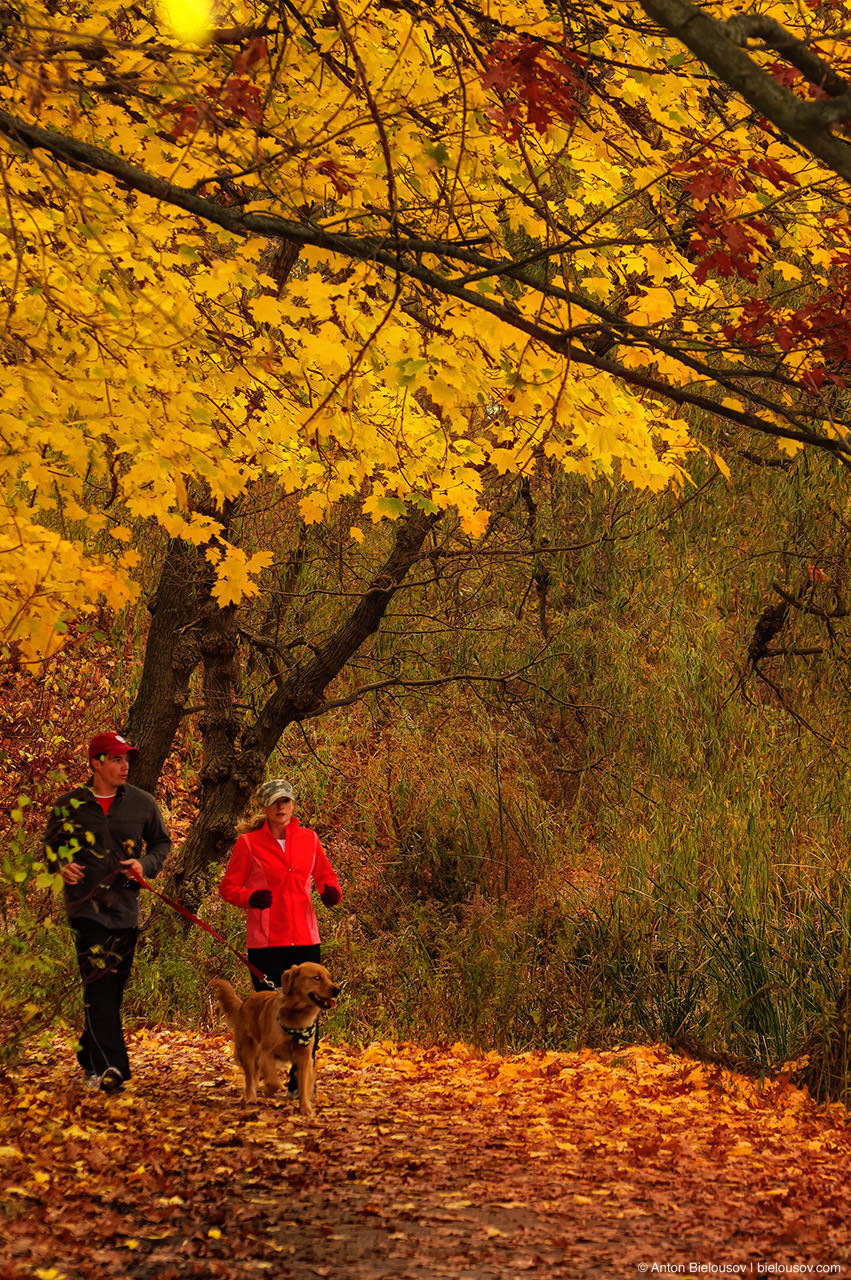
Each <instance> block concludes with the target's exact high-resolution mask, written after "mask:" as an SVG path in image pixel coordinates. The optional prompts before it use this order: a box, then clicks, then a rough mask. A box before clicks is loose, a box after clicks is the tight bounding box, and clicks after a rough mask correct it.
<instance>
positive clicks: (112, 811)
mask: <svg viewBox="0 0 851 1280" xmlns="http://www.w3.org/2000/svg"><path fill="white" fill-rule="evenodd" d="M44 849H45V854H46V855H47V859H48V862H49V863H53V865H54V866H61V865H63V864H64V863H66V862H77V863H79V864H80V865H81V866H82V867H83V869H84V875H83V879H82V880H81V881H80V883H79V884H66V885H65V909H66V911H67V912H68V916H69V918H70V919H72V920H73V919H83V920H97V921H98V922H99V923H100V924H103V925H106V926H107V928H110V929H133V928H136V927H137V926H138V924H139V893H140V891H141V890H140V886H139V885H138V884H137V883H136V881H135V880H132V879H130V878H128V877H127V876H125V875H124V873H123V872H122V871H121V868H120V867H119V863H120V862H121V861H122V860H124V859H126V858H138V859H139V861H140V862H141V864H142V874H143V876H144V877H145V879H146V880H150V879H153V877H154V876H155V875H156V874H157V872H158V871H159V870H160V868H161V867H162V865H163V863H164V862H165V860H166V857H167V856H168V853H169V850H170V849H171V838H170V836H169V834H168V831H167V830H166V825H165V823H164V821H163V817H162V814H161V813H160V811H159V808H158V807H157V802H156V800H155V799H154V797H153V796H152V795H149V794H148V792H147V791H141V790H140V789H139V787H131V786H130V785H129V783H125V785H124V786H123V787H119V788H118V791H117V792H116V795H115V799H114V800H113V802H112V804H111V805H110V807H109V813H108V814H105V813H104V811H103V809H102V808H101V807H100V805H99V804H98V802H97V800H96V799H95V795H94V792H93V791H92V789H91V787H88V786H86V787H75V789H74V790H73V791H67V792H66V793H65V794H64V795H61V796H60V797H59V799H58V800H57V801H56V802H55V804H54V805H53V808H52V810H51V813H50V817H49V818H48V822H47V828H46V830H45V833H44Z"/></svg>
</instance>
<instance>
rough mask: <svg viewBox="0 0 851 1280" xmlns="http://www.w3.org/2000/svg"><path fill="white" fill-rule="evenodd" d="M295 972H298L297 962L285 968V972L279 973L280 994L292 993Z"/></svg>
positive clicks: (287, 994)
mask: <svg viewBox="0 0 851 1280" xmlns="http://www.w3.org/2000/svg"><path fill="white" fill-rule="evenodd" d="M297 974H298V965H297V964H294V965H292V967H291V968H289V969H287V971H286V973H282V974H281V995H282V996H289V995H292V990H293V983H294V982H295V980H296V976H297Z"/></svg>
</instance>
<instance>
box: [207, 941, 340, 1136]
mask: <svg viewBox="0 0 851 1280" xmlns="http://www.w3.org/2000/svg"><path fill="white" fill-rule="evenodd" d="M210 990H211V991H212V993H213V995H214V996H215V999H216V1001H217V1002H218V1004H219V1007H220V1008H221V1010H222V1013H223V1014H224V1015H225V1020H226V1022H227V1024H228V1026H229V1027H230V1029H231V1031H232V1032H233V1046H234V1057H235V1058H236V1060H237V1062H238V1063H239V1065H240V1067H241V1068H242V1071H243V1074H244V1075H245V1100H246V1102H256V1101H257V1078H258V1075H259V1076H260V1077H261V1078H262V1080H263V1085H264V1091H265V1092H266V1093H269V1094H271V1093H274V1092H275V1090H276V1089H277V1088H278V1087H279V1080H278V1067H277V1064H278V1063H279V1062H291V1063H293V1064H294V1065H295V1068H296V1071H297V1073H298V1094H299V1110H300V1111H301V1113H302V1115H304V1116H312V1115H313V1092H314V1089H315V1087H316V1069H315V1065H314V1061H313V1036H314V1027H315V1025H316V1019H317V1018H318V1016H319V1011H320V1009H333V1007H334V1005H335V1004H336V1001H337V996H338V995H339V994H340V988H339V987H336V986H335V985H334V982H333V980H332V978H331V975H330V973H329V972H328V970H327V969H326V968H325V966H324V965H321V964H313V963H312V962H309V961H307V962H305V963H304V964H294V965H293V966H292V968H291V969H288V970H287V971H286V973H285V974H284V975H283V977H282V978H281V990H280V991H255V992H254V993H253V994H252V995H250V996H248V997H247V998H246V999H245V1000H240V998H239V996H238V995H237V994H236V992H235V991H234V989H233V987H232V986H231V984H230V983H229V982H226V981H225V980H224V978H214V979H213V981H212V982H211V983H210Z"/></svg>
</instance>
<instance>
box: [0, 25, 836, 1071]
mask: <svg viewBox="0 0 851 1280" xmlns="http://www.w3.org/2000/svg"><path fill="white" fill-rule="evenodd" d="M191 8H192V12H193V14H196V13H197V6H192V7H191ZM598 8H599V7H598V6H593V7H592V6H585V5H574V6H570V5H565V6H563V7H562V8H561V9H559V11H558V12H555V11H549V10H547V9H546V8H541V11H540V13H530V11H529V9H528V8H527V7H524V9H523V11H522V12H520V11H518V10H515V9H514V8H513V6H508V5H503V6H499V7H498V8H493V9H491V10H489V11H488V13H487V15H485V14H483V12H482V11H481V10H478V9H476V8H475V7H474V6H468V5H461V6H456V5H451V4H450V5H446V6H443V7H438V8H437V9H430V10H429V12H428V13H425V12H424V11H423V12H420V11H419V10H418V9H417V7H416V6H415V5H398V6H397V5H381V4H376V5H366V6H361V7H360V8H357V7H347V6H344V5H342V4H338V3H336V0H334V2H333V3H331V4H330V5H329V6H327V7H322V6H320V7H318V8H317V9H316V10H315V11H314V10H310V9H308V8H306V7H305V8H300V9H297V8H296V7H295V6H289V5H284V6H282V7H281V8H280V9H276V8H275V7H274V6H272V7H262V6H258V7H257V8H256V9H255V8H253V7H252V6H250V5H248V6H242V7H234V8H233V10H232V11H229V12H228V14H227V15H224V17H226V18H227V20H228V23H229V24H230V25H226V23H225V21H224V18H223V17H222V15H219V16H216V15H211V16H210V17H209V18H208V20H207V21H206V23H204V22H202V23H201V25H200V26H197V27H194V28H190V27H187V26H186V22H187V18H186V14H185V13H184V12H183V10H181V9H180V7H179V6H173V7H172V10H171V12H170V14H167V15H165V16H163V15H162V14H161V15H159V17H156V18H154V17H152V15H151V14H149V13H147V12H146V11H143V10H142V9H141V8H137V7H128V6H123V5H117V4H109V5H107V6H106V8H104V6H98V8H97V12H95V11H94V10H92V11H91V12H90V11H89V10H88V9H87V8H86V7H85V6H82V5H76V4H70V3H69V4H65V5H58V6H57V5H55V4H51V5H48V6H46V7H45V9H44V10H40V9H38V8H37V7H33V8H26V9H24V8H17V7H16V8H15V9H14V10H11V9H10V10H9V11H8V13H7V14H6V16H4V18H3V29H2V31H3V34H2V48H3V59H4V66H5V73H4V74H5V76H6V86H7V90H8V94H7V98H6V103H7V106H8V107H9V110H8V111H6V110H4V111H2V112H0V133H2V135H3V137H4V139H5V141H4V150H3V155H2V172H3V182H4V191H5V205H4V209H3V214H2V222H3V232H4V236H5V241H4V250H3V270H4V279H3V306H4V308H5V310H4V330H3V344H4V346H3V391H2V402H0V408H2V413H0V428H2V432H3V440H4V449H5V459H4V470H3V483H4V491H3V492H4V497H3V501H4V509H5V512H6V519H5V522H4V527H3V533H2V538H3V543H2V551H3V557H2V562H0V585H2V615H0V616H1V617H2V625H3V628H4V639H5V648H4V659H3V669H2V673H0V680H2V693H3V704H4V717H3V728H2V738H1V739H0V760H2V764H3V769H4V777H5V784H4V791H5V794H6V797H7V800H8V802H9V804H8V814H7V818H6V821H5V830H4V840H3V850H2V877H3V917H2V928H3V934H4V939H3V941H4V951H6V953H7V954H9V955H11V956H12V958H13V963H12V964H11V965H8V966H6V967H5V970H4V974H3V978H2V983H3V988H2V992H0V998H1V999H2V1013H3V1019H4V1022H5V1024H6V1025H7V1027H8V1028H9V1030H10V1035H9V1037H8V1043H9V1044H10V1045H11V1046H12V1048H13V1049H14V1048H15V1047H16V1046H18V1045H19V1044H20V1043H21V1040H22V1038H24V1037H25V1036H26V1035H28V1034H31V1033H33V1032H35V1031H36V1030H38V1029H40V1028H42V1027H43V1026H44V1025H46V1024H47V1023H49V1022H50V1021H51V1020H53V1019H54V1018H56V1017H58V1016H60V1015H61V1016H63V1017H68V1016H69V1013H70V1014H71V1015H72V1017H73V1010H74V1001H75V1000H76V999H77V997H76V995H75V980H74V973H73V968H72V962H71V957H70V948H69V945H68V939H67V936H66V932H65V929H64V926H63V924H62V913H61V908H60V906H59V904H58V902H57V899H56V887H57V886H56V877H55V874H54V872H53V871H52V869H51V868H48V867H46V866H45V865H44V864H43V863H42V862H41V860H40V859H41V856H40V850H39V834H40V831H41V829H42V827H43V821H44V816H45V809H46V805H47V804H48V802H49V800H50V799H51V798H52V797H53V796H54V795H55V794H56V793H58V792H59V791H61V790H62V789H63V788H64V787H65V785H66V783H68V782H72V781H75V780H76V779H78V778H79V776H80V773H81V767H82V766H83V765H84V759H83V748H84V745H85V742H86V741H87V739H88V737H89V736H90V734H91V733H92V732H94V731H95V730H98V729H101V728H104V727H107V726H115V727H120V728H123V729H125V730H126V731H127V733H128V734H129V736H130V737H131V738H132V740H133V741H134V742H137V743H138V744H139V746H140V748H141V754H140V758H139V761H138V764H137V765H136V766H134V776H133V780H134V781H136V782H138V783H139V784H140V785H144V786H148V787H150V788H151V789H153V790H155V791H156V794H157V796H158V799H159V800H160V802H161V804H162V806H163V808H164V811H165V812H166V814H167V816H168V819H169V823H170V826H171V829H172V832H173V834H174V836H175V839H176V846H177V852H176V854H175V857H174V859H173V863H172V864H171V865H170V867H169V874H168V879H167V887H168V888H170V889H171V890H172V891H176V892H179V893H180V894H181V895H182V896H183V897H184V898H185V899H186V900H187V902H189V904H190V905H191V906H192V908H193V909H194V910H197V911H199V912H200V914H201V915H202V917H203V918H204V919H205V920H207V921H208V922H209V923H210V924H211V925H213V926H214V927H215V928H217V929H219V930H222V931H223V932H224V933H225V935H226V936H227V937H228V938H229V939H230V941H231V942H232V943H233V944H234V945H236V946H239V945H240V944H241V941H242V932H243V921H242V920H241V918H239V917H238V916H237V915H236V913H233V912H231V911H230V910H229V909H227V908H225V907H224V906H223V905H222V904H221V903H220V902H219V900H218V898H217V896H216V894H215V891H214V886H215V882H216V879H217V877H218V875H219V874H220V870H221V866H222V859H223V857H224V856H225V855H226V852H227V849H228V848H229V845H230V842H231V840H232V838H233V830H234V823H235V821H236V820H237V818H238V817H239V816H240V814H241V813H242V812H243V810H244V809H245V806H246V803H247V801H248V798H249V796H250V793H251V790H252V788H253V786H254V785H255V784H256V783H257V781H259V779H260V778H261V777H262V776H263V775H264V773H271V774H274V775H284V776H286V777H289V778H291V779H292V780H293V782H294V783H295V787H296V792H297V795H298V803H299V813H300V816H301V818H302V820H303V821H305V822H307V823H309V824H310V825H311V826H313V827H315V828H316V830H317V831H318V833H319V835H320V837H321V839H322V841H323V844H324V845H325V847H326V849H327V851H328V853H329V856H330V858H331V861H332V863H333V865H334V866H335V868H336V869H337V871H338V873H339V875H340V877H341V881H342V883H343V887H344V903H343V906H342V908H341V909H338V910H336V911H332V912H323V913H322V919H321V929H322V933H323V939H324V953H325V957H326V960H327V962H328V964H329V967H330V968H331V969H332V970H333V972H334V974H335V976H336V977H337V978H338V980H339V979H342V980H343V981H344V982H345V987H346V997H345V1000H344V1001H342V1002H341V1004H340V1007H339V1010H338V1011H337V1012H336V1013H335V1015H334V1021H333V1026H332V1029H333V1030H334V1031H335V1032H336V1033H338V1034H339V1035H341V1036H343V1037H346V1038H347V1039H349V1040H351V1041H352V1042H354V1043H363V1042H365V1041H367V1040H371V1039H373V1038H375V1037H376V1036H389V1037H411V1038H416V1039H418V1040H420V1041H426V1042H434V1041H452V1040H458V1039H463V1040H468V1041H471V1042H474V1043H477V1044H480V1045H483V1046H487V1047H496V1048H500V1049H505V1048H528V1047H530V1046H537V1045H546V1046H549V1047H559V1048H575V1047H579V1046H606V1045H611V1044H613V1043H620V1042H623V1041H648V1040H651V1041H656V1040H666V1041H670V1042H672V1043H675V1044H682V1045H688V1046H690V1047H692V1048H695V1047H697V1048H698V1049H701V1048H702V1049H704V1050H707V1051H712V1052H716V1053H724V1054H727V1055H729V1056H730V1057H731V1058H733V1059H739V1060H743V1061H744V1060H747V1061H748V1062H750V1063H752V1064H756V1065H757V1066H758V1067H763V1068H767V1067H769V1066H772V1065H774V1064H777V1063H781V1062H784V1061H787V1060H788V1059H789V1058H790V1057H794V1056H795V1055H796V1054H798V1052H799V1050H801V1047H802V1046H803V1045H804V1044H805V1043H806V1042H807V1041H808V1039H812V1038H813V1037H814V1036H815V1037H818V1036H820V1035H822V1036H823V1035H824V1034H825V1033H826V1032H828V1031H829V1030H830V1029H831V1028H832V1027H833V1026H834V1020H835V1012H836V1004H837V999H838V997H840V996H841V995H842V992H843V990H844V988H845V986H846V985H847V975H848V946H849V922H851V902H849V886H848V874H847V873H848V824H849V819H848V816H847V804H846V803H845V797H846V792H847V776H848V774H847V748H846V745H845V744H846V743H847V740H848V733H847V728H848V720H849V710H848V679H849V672H848V660H849V654H851V647H849V646H851V636H849V632H848V616H849V609H848V605H847V602H846V592H847V583H848V577H849V572H851V568H850V567H849V558H848V548H847V531H848V527H849V502H848V474H847V461H846V459H847V457H848V454H849V446H848V433H847V426H846V425H845V422H846V419H847V403H848V402H847V387H846V377H847V371H848V360H849V353H851V329H849V321H848V306H847V303H848V293H849V289H848V262H849V245H848V214H847V182H848V178H849V176H851V160H849V155H851V146H849V143H848V142H847V141H846V140H845V138H846V127H845V121H847V120H848V119H849V118H851V105H849V104H851V96H849V95H851V86H849V84H848V81H847V80H846V79H844V78H843V77H844V75H845V74H846V73H847V71H848V65H847V64H848V57H847V50H846V46H847V40H846V39H845V33H846V32H847V29H848V24H849V22H851V14H849V13H848V12H847V9H846V7H845V6H843V5H836V4H831V5H820V4H817V3H813V4H811V5H810V6H808V7H806V8H805V9H804V10H802V11H800V12H799V11H798V9H797V7H796V6H794V5H791V4H771V5H768V4H766V5H759V4H754V5H753V6H750V7H749V10H748V13H747V14H746V15H744V16H742V15H738V16H737V17H734V18H731V17H729V15H727V14H726V12H725V10H724V7H723V6H720V5H718V6H713V7H712V9H711V11H705V12H703V11H696V10H693V9H692V8H691V7H690V6H688V5H685V4H677V3H673V0H671V3H668V2H667V0H660V2H659V3H653V4H651V3H647V4H645V5H642V6H639V5H634V4H620V5H612V6H608V7H606V8H605V13H604V16H601V15H600V14H599V13H598ZM4 13H6V11H4ZM749 21H750V22H751V25H750V26H748V25H747V24H748V22H749ZM701 23H708V24H710V25H709V26H708V27H706V28H705V29H704V28H703V27H702V26H701ZM152 24H153V25H152ZM737 24H738V25H737ZM725 59H726V61H725ZM742 59H744V62H742ZM706 65H709V66H710V68H711V70H710V71H707V70H706ZM214 974H226V975H227V976H230V977H231V978H233V979H234V980H235V981H236V983H237V985H242V986H244V985H245V979H244V976H243V973H242V971H241V970H240V968H239V966H238V964H237V963H236V962H235V961H234V960H233V959H232V958H231V957H230V956H229V955H228V954H227V953H226V952H224V951H223V950H222V949H221V947H220V946H217V945H216V944H215V943H214V942H213V941H212V940H211V939H210V938H209V937H208V936H207V935H206V934H204V933H202V932H201V931H200V930H197V929H187V928H186V927H184V925H183V923H182V922H181V920H180V919H179V917H178V916H176V915H175V914H173V913H172V912H171V911H170V910H169V909H168V908H166V907H165V906H163V905H162V904H161V903H158V902H156V901H155V900H151V901H150V902H149V903H148V904H146V921H145V928H144V936H143V943H142V946H141V949H140V953H139V960H138V964H137V971H136V978H135V980H134V984H133V989H132V992H131V993H129V994H130V1005H129V1013H130V1015H131V1016H135V1017H138V1018H143V1019H149V1020H152V1021H156V1022H161V1021H174V1020H177V1021H185V1022H189V1023H191V1024H192V1025H194V1026H199V1025H201V1026H203V1025H206V1023H207V1021H208V1019H209V1016H210V1015H209V1009H208V1002H207V996H206V982H207V981H208V979H209V978H210V977H211V976H213V975H214ZM840 1068H841V1069H840V1070H839V1072H838V1081H839V1085H838V1088H839V1092H840V1093H842V1091H843V1090H844V1088H845V1083H844V1081H845V1075H846V1073H845V1071H844V1064H840ZM834 1076H836V1073H834ZM811 1084H812V1085H813V1086H814V1091H817V1089H818V1080H811ZM830 1087H831V1088H832V1089H833V1091H834V1092H836V1091H837V1088H836V1087H837V1079H836V1078H834V1079H832V1082H831V1086H830Z"/></svg>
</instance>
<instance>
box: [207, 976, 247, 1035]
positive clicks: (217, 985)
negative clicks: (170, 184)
mask: <svg viewBox="0 0 851 1280" xmlns="http://www.w3.org/2000/svg"><path fill="white" fill-rule="evenodd" d="M210 991H211V992H212V994H213V998H214V999H215V1001H216V1003H217V1004H218V1006H219V1008H220V1009H221V1011H222V1013H223V1014H224V1015H225V1021H226V1022H227V1024H228V1026H229V1027H230V1029H231V1031H233V1023H234V1019H235V1017H236V1015H237V1014H238V1013H239V1011H240V1009H241V1008H242V1001H241V1000H240V998H239V996H238V995H237V994H236V992H235V991H234V989H233V987H232V986H231V985H230V983H229V982H226V981H225V979H224V978H213V981H212V982H211V983H210Z"/></svg>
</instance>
